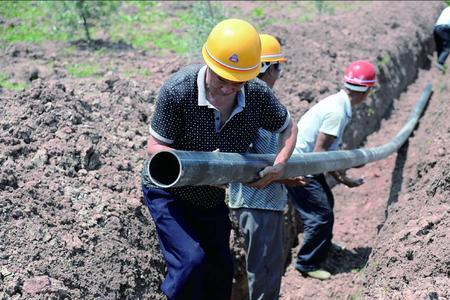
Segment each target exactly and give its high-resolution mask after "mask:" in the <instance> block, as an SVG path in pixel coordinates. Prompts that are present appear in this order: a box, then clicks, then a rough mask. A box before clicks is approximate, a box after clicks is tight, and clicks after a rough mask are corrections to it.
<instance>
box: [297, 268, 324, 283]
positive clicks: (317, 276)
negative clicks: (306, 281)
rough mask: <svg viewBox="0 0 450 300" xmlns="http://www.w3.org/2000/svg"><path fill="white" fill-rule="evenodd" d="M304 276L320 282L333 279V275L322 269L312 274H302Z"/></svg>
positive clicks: (311, 272)
mask: <svg viewBox="0 0 450 300" xmlns="http://www.w3.org/2000/svg"><path fill="white" fill-rule="evenodd" d="M302 274H303V276H305V277H306V276H308V277H311V278H315V279H319V280H328V279H330V277H331V273H330V272H328V271H325V270H322V269H317V270H314V271H310V272H302Z"/></svg>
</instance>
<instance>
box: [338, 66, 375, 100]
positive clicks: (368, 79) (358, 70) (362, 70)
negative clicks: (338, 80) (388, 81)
mask: <svg viewBox="0 0 450 300" xmlns="http://www.w3.org/2000/svg"><path fill="white" fill-rule="evenodd" d="M375 83H376V70H375V66H374V65H373V64H371V63H370V62H368V61H365V60H357V61H354V62H352V63H351V64H350V65H349V66H348V67H347V69H346V70H345V75H344V86H345V87H346V88H348V89H349V90H352V91H357V92H365V91H367V90H368V89H369V87H372V86H375Z"/></svg>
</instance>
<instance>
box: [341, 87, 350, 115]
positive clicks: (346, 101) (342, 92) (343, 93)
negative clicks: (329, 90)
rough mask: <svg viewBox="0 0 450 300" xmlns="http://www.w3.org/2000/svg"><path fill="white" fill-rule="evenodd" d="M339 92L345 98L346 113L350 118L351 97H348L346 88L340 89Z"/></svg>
mask: <svg viewBox="0 0 450 300" xmlns="http://www.w3.org/2000/svg"><path fill="white" fill-rule="evenodd" d="M339 94H340V95H341V97H342V99H343V100H344V104H345V114H346V115H347V117H348V118H349V119H351V118H352V104H351V102H350V98H349V97H348V94H347V93H346V92H345V91H344V90H340V91H339Z"/></svg>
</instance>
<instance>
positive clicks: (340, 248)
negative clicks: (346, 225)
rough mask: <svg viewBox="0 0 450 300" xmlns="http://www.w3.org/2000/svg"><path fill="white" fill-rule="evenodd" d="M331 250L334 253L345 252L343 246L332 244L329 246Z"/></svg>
mask: <svg viewBox="0 0 450 300" xmlns="http://www.w3.org/2000/svg"><path fill="white" fill-rule="evenodd" d="M331 250H332V251H336V252H340V251H344V250H345V246H343V245H339V244H335V243H332V244H331Z"/></svg>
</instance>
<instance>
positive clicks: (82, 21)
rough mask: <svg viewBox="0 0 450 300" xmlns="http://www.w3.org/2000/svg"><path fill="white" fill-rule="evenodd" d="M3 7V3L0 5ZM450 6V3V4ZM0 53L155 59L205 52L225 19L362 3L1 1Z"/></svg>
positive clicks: (268, 19) (265, 21) (263, 18)
mask: <svg viewBox="0 0 450 300" xmlns="http://www.w3.org/2000/svg"><path fill="white" fill-rule="evenodd" d="M0 1H2V0H0ZM449 1H450V0H449ZM0 3H1V4H0V16H1V19H2V21H3V24H2V25H3V26H2V25H0V47H6V46H7V44H9V43H15V42H19V41H27V42H33V43H39V42H42V41H73V40H77V39H81V38H84V39H86V40H88V41H89V40H92V39H95V38H98V37H101V38H102V39H104V40H107V41H110V42H113V43H115V42H124V43H126V44H128V45H131V46H132V47H134V48H137V49H145V50H149V51H151V52H152V53H153V54H159V53H163V52H164V51H167V50H170V51H174V52H175V53H177V54H185V53H189V54H192V53H196V54H198V53H199V52H200V49H201V47H202V46H203V43H204V42H205V41H206V39H207V37H208V34H209V32H210V31H211V29H212V28H213V27H214V26H215V25H216V24H217V23H218V22H220V21H222V20H223V19H225V18H229V17H230V18H231V17H233V18H242V19H246V20H249V22H251V23H252V24H254V25H255V27H256V28H257V29H258V30H265V29H266V28H267V26H269V25H271V24H273V23H276V22H281V23H288V24H292V23H298V22H306V21H309V20H312V19H313V18H314V17H315V16H316V15H317V14H319V13H320V14H331V13H334V12H335V11H338V10H343V9H354V8H355V6H359V5H362V4H361V2H357V3H356V2H355V3H354V2H351V3H349V2H345V1H343V2H342V1H319V2H314V1H298V2H264V5H261V4H260V3H258V2H256V3H255V5H254V6H253V9H251V10H250V12H248V11H247V12H245V11H242V10H240V9H239V8H236V7H233V10H227V9H225V6H224V2H219V1H183V2H182V1H179V2H171V1H166V2H163V1H87V0H76V1H75V0H74V1H2V2H0ZM280 6H281V7H282V8H283V9H287V10H296V11H299V12H301V14H300V15H294V16H292V18H291V17H287V18H282V19H276V18H274V17H273V16H272V15H271V14H270V13H269V12H270V11H277V10H279V9H280Z"/></svg>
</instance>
